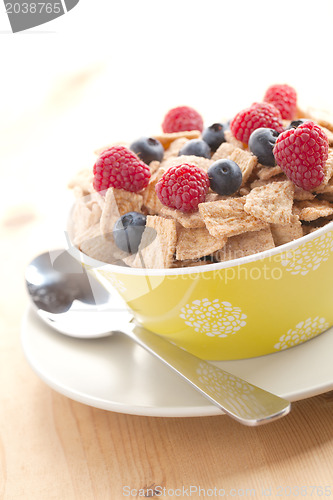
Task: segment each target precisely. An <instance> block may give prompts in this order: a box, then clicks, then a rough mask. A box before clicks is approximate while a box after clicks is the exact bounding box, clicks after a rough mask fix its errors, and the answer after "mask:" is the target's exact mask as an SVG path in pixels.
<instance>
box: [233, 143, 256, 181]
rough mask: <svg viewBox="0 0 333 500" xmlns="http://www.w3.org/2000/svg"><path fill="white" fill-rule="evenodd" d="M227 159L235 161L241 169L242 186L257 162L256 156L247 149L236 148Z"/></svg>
mask: <svg viewBox="0 0 333 500" xmlns="http://www.w3.org/2000/svg"><path fill="white" fill-rule="evenodd" d="M229 160H232V161H234V162H235V163H237V165H238V166H239V168H240V169H241V171H242V177H243V180H242V186H244V184H246V182H247V180H248V178H249V177H250V175H251V173H252V171H253V169H254V167H255V166H256V165H257V163H258V160H257V157H256V156H254V155H253V154H252V153H250V152H249V151H245V150H243V149H240V148H236V149H234V151H233V152H232V153H231V155H230V156H229Z"/></svg>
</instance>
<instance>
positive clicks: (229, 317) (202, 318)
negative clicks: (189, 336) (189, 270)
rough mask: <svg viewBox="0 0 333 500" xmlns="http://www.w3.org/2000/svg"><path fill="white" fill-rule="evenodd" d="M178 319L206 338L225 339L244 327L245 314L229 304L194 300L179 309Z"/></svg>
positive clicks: (215, 300)
mask: <svg viewBox="0 0 333 500" xmlns="http://www.w3.org/2000/svg"><path fill="white" fill-rule="evenodd" d="M180 317H181V318H182V319H184V320H185V324H186V325H188V326H191V327H192V328H194V330H195V331H196V332H202V333H204V334H205V335H207V336H208V337H220V338H225V337H228V335H233V334H234V333H236V332H238V330H240V329H241V328H242V327H243V326H245V325H246V321H245V320H246V318H247V316H246V314H244V313H243V312H242V311H241V309H240V308H239V307H233V306H232V305H231V304H230V302H221V301H220V300H219V299H214V300H212V301H210V300H208V299H207V298H206V299H201V300H199V299H198V300H194V301H193V302H191V303H190V304H186V305H185V306H184V307H183V308H182V309H181V314H180Z"/></svg>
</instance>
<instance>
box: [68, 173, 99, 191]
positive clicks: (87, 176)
mask: <svg viewBox="0 0 333 500" xmlns="http://www.w3.org/2000/svg"><path fill="white" fill-rule="evenodd" d="M93 179H94V175H93V173H92V171H91V170H90V169H88V168H85V169H83V170H80V172H78V173H77V174H76V175H75V177H73V179H72V180H71V181H70V182H69V183H68V187H69V189H76V188H79V189H80V190H81V191H82V196H86V195H88V194H90V193H93V192H94V188H93V184H92V183H93Z"/></svg>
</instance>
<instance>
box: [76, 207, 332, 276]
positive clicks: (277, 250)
mask: <svg viewBox="0 0 333 500" xmlns="http://www.w3.org/2000/svg"><path fill="white" fill-rule="evenodd" d="M70 222H71V218H70V217H69V219H68V225H67V232H66V237H67V243H68V247H69V248H68V252H69V253H70V254H72V256H73V257H74V258H76V259H77V260H79V261H80V262H81V263H83V264H86V265H88V266H89V267H91V268H94V269H96V268H102V267H103V268H104V269H106V270H109V271H112V272H113V273H114V274H127V275H136V276H147V275H149V276H174V275H182V274H195V275H196V274H202V273H206V272H211V271H220V270H223V269H228V268H230V267H238V266H242V265H245V264H249V263H251V262H256V261H258V260H264V259H266V258H269V257H273V256H275V255H278V254H283V253H284V252H288V251H290V250H292V249H294V248H297V247H298V246H301V245H302V244H305V243H308V242H309V241H311V240H313V239H316V238H319V237H320V236H322V235H323V234H325V233H328V232H329V231H330V230H333V221H331V222H328V223H327V224H325V225H324V226H322V227H321V228H318V229H316V230H315V231H312V232H311V233H309V234H306V235H305V236H301V237H300V238H297V239H295V240H293V241H289V242H288V243H284V244H283V245H279V246H277V247H273V248H270V249H268V250H264V251H263V252H257V253H255V254H251V255H247V256H245V257H239V258H237V259H232V260H228V261H223V262H217V263H213V264H203V265H201V266H200V265H198V266H195V267H175V268H162V269H161V268H158V269H150V268H134V267H125V266H120V265H116V264H110V263H107V262H103V261H100V260H97V259H94V258H93V257H90V256H89V255H87V254H85V253H83V252H81V250H79V249H78V248H77V247H76V246H75V245H74V244H73V243H72V242H71V236H70V234H71V223H70Z"/></svg>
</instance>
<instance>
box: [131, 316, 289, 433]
mask: <svg viewBox="0 0 333 500" xmlns="http://www.w3.org/2000/svg"><path fill="white" fill-rule="evenodd" d="M121 333H124V334H126V335H127V336H129V337H130V338H131V339H132V340H133V341H135V342H136V343H137V344H139V345H140V346H141V347H143V348H144V349H146V350H147V351H148V352H150V353H151V354H153V355H154V356H156V357H157V358H158V359H159V360H160V361H163V362H164V363H165V364H166V365H167V366H168V367H169V368H171V369H172V370H174V371H175V372H176V373H178V375H180V376H181V377H182V378H183V379H185V380H186V381H187V382H189V383H190V384H191V385H192V386H193V387H194V388H195V389H197V390H198V391H199V392H200V393H201V394H202V395H203V396H205V397H206V398H207V399H208V400H209V401H211V402H212V403H213V404H214V405H216V406H217V407H219V408H220V409H221V410H223V412H225V413H226V414H228V415H229V416H230V417H232V418H234V419H235V420H237V421H238V422H240V423H241V424H244V425H248V426H256V425H261V424H263V423H266V422H271V421H273V420H276V419H278V418H280V417H283V416H284V415H286V414H287V413H288V412H289V411H290V402H289V401H287V400H285V399H282V398H280V397H279V396H276V395H275V394H272V393H270V392H267V391H265V390H263V389H260V388H259V387H256V386H255V385H252V384H250V383H249V382H246V381H245V380H242V379H241V378H239V377H237V376H236V375H232V374H231V373H228V372H226V371H224V370H221V369H220V368H217V367H216V366H214V365H213V364H211V363H208V362H207V361H204V360H202V359H200V358H197V357H196V356H194V355H193V354H190V353H188V352H187V351H184V350H183V349H181V348H179V347H177V346H176V345H174V344H171V343H170V342H168V341H166V340H165V339H163V338H162V337H161V336H159V335H156V334H154V333H152V332H150V331H148V330H146V329H145V328H143V327H141V326H138V325H136V324H135V323H129V324H128V325H127V327H126V328H123V329H122V330H121Z"/></svg>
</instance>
